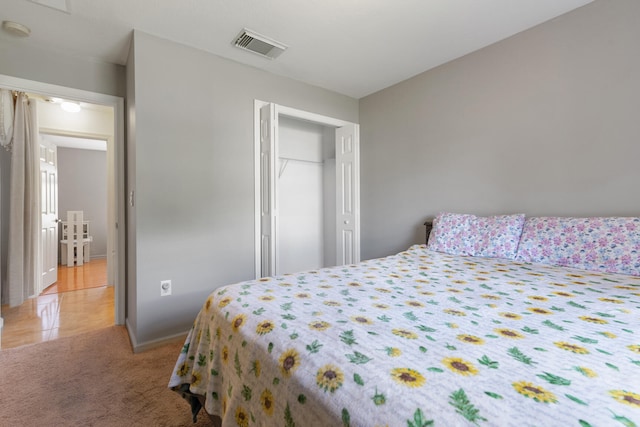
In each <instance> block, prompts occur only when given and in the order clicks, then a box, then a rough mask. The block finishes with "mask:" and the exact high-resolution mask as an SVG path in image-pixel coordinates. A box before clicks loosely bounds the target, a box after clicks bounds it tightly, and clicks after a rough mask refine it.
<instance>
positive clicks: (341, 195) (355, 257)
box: [336, 124, 360, 265]
mask: <svg viewBox="0 0 640 427" xmlns="http://www.w3.org/2000/svg"><path fill="white" fill-rule="evenodd" d="M358 142H359V137H358V125H356V124H350V125H346V126H342V127H340V128H338V129H336V244H337V247H336V251H337V252H336V262H337V265H345V264H354V263H356V262H360V244H359V242H360V176H359V175H360V174H359V169H360V168H359V157H360V156H359V144H358Z"/></svg>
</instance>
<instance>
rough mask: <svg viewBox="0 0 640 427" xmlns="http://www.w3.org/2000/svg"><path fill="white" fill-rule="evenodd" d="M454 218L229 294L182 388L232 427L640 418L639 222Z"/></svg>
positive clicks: (174, 385)
mask: <svg viewBox="0 0 640 427" xmlns="http://www.w3.org/2000/svg"><path fill="white" fill-rule="evenodd" d="M456 215H457V214H440V215H439V216H438V217H437V218H436V221H435V223H434V232H433V233H432V235H431V237H430V238H429V240H428V245H414V246H411V247H410V248H408V249H407V250H405V251H403V252H400V253H398V254H396V255H392V256H388V257H385V258H380V259H373V260H368V261H364V262H361V263H359V264H356V265H349V266H339V267H334V268H325V269H319V270H315V271H307V272H303V273H299V274H293V275H283V276H278V277H272V278H262V279H258V280H251V281H247V282H242V283H237V284H233V285H229V286H224V287H221V288H218V289H216V290H215V291H213V292H212V293H211V295H210V296H209V297H208V298H207V300H206V301H205V302H204V304H203V307H202V310H201V311H200V313H199V314H198V316H197V318H196V320H195V322H194V324H193V327H192V329H191V331H190V332H189V335H188V337H187V339H186V341H185V344H184V347H183V349H182V352H181V353H180V354H179V355H178V359H177V362H176V366H175V369H174V371H173V373H172V375H171V379H170V383H169V387H170V388H171V389H172V390H175V391H176V392H178V393H180V394H181V395H182V396H183V397H184V398H185V399H187V400H188V401H189V402H190V403H191V406H192V412H193V413H194V417H195V415H196V414H197V413H198V411H199V410H200V408H201V407H203V408H204V410H205V411H206V413H207V414H211V415H212V416H213V419H214V420H216V422H217V424H221V425H223V426H227V425H229V426H233V425H238V426H271V425H274V426H281V425H284V426H341V425H342V426H383V425H388V426H409V427H424V426H431V425H434V426H437V425H440V426H466V425H476V426H478V425H499V426H509V425H513V426H534V425H535V426H605V425H606V426H610V425H626V426H633V425H640V333H639V329H640V328H639V327H638V326H639V324H640V274H636V273H637V271H636V269H637V270H638V271H640V219H638V218H613V219H611V221H609V219H604V225H602V220H603V219H596V220H599V221H600V222H597V221H595V220H594V219H593V218H590V219H575V218H569V219H560V220H559V222H560V225H558V220H557V219H556V218H554V217H545V218H542V217H539V218H531V219H530V218H527V219H526V220H525V218H524V216H523V215H522V216H518V217H517V218H518V221H515V222H514V221H513V219H514V218H515V216H501V217H491V218H489V219H487V218H481V217H475V216H472V215H469V216H465V215H457V216H456ZM503 217H504V218H507V217H508V219H506V220H504V218H503ZM452 218H453V220H452ZM496 218H498V219H496ZM541 218H542V219H541ZM467 220H468V221H467ZM536 220H538V221H536ZM465 221H466V222H465ZM501 221H502V222H501ZM554 221H555V222H554ZM563 221H564V222H563ZM571 221H573V222H571ZM594 221H595V222H594ZM607 221H609V222H607ZM461 224H462V225H461ZM514 224H515V226H514ZM518 224H519V225H518ZM541 224H542V225H541ZM585 224H586V226H587V229H586V230H585V229H583V228H582V227H581V226H580V225H582V226H584V225H585ZM593 224H596V229H595V231H594V228H593ZM589 227H591V228H589ZM598 227H599V228H598ZM567 230H569V231H567ZM611 230H614V231H615V232H612V231H611ZM465 233H471V234H472V235H465ZM550 233H551V234H550ZM572 233H573V234H572ZM620 234H622V236H621V235H620ZM581 235H582V236H588V238H586V239H583V238H581V237H580V236H581ZM576 236H578V237H576ZM603 236H604V237H603ZM558 239H559V240H558ZM591 243H592V245H591V246H590V244H591ZM572 245H573V246H574V247H573V251H572V250H571V246H572ZM576 245H578V247H577V250H578V255H576V254H575V250H576ZM593 245H595V247H592V246H593ZM599 245H602V247H600V246H599ZM607 245H608V246H607ZM603 248H604V249H603ZM594 253H595V255H594ZM612 258H613V261H612V260H611V259H612ZM575 266H578V267H581V268H576V267H575ZM620 266H622V267H620ZM583 267H588V269H585V268H583ZM612 271H615V272H612Z"/></svg>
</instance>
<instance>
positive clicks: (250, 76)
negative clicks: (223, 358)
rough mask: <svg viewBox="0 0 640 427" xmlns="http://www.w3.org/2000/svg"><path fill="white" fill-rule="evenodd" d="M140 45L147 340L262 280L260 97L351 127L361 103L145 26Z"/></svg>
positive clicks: (134, 278) (136, 330) (140, 206)
mask: <svg viewBox="0 0 640 427" xmlns="http://www.w3.org/2000/svg"><path fill="white" fill-rule="evenodd" d="M133 47H134V49H133V52H132V55H131V57H130V60H129V64H128V67H131V66H133V67H135V68H131V69H130V70H128V81H129V82H131V80H133V85H130V87H128V89H127V90H128V107H129V108H130V109H131V108H133V110H134V114H133V116H132V115H131V112H130V120H133V121H134V125H133V127H134V128H135V130H134V131H133V132H132V130H131V129H132V127H131V123H130V124H129V126H130V128H129V132H128V133H129V139H128V143H129V144H131V143H132V141H133V145H134V147H135V148H134V152H133V153H131V152H130V155H129V159H128V160H129V168H130V170H129V172H130V175H129V179H130V181H129V183H128V188H129V189H130V190H135V206H134V207H133V208H131V207H129V217H130V219H133V220H134V222H135V224H134V227H135V231H134V230H133V227H131V228H130V229H129V232H130V233H131V234H130V239H129V244H130V246H129V249H130V250H131V249H132V246H131V244H135V253H131V251H130V254H131V257H135V266H136V271H135V274H133V275H132V274H130V275H129V283H128V286H129V292H131V291H132V289H133V288H132V287H133V286H134V287H135V293H136V295H135V296H134V297H133V298H132V297H131V296H130V297H129V301H128V306H127V317H128V319H129V320H128V321H129V328H130V331H131V332H132V335H133V340H134V344H135V343H137V344H138V345H142V344H144V343H148V342H151V341H153V340H155V339H160V338H163V337H167V336H169V335H171V334H178V333H181V332H183V331H185V330H187V329H188V328H189V327H190V326H191V324H192V322H193V319H194V317H195V315H196V314H197V312H198V310H199V309H200V307H201V306H202V303H203V301H204V300H205V297H206V295H208V294H209V293H210V292H211V291H212V290H214V289H215V288H216V287H218V286H221V285H224V284H228V283H232V282H235V281H240V280H245V279H250V278H253V277H254V218H255V217H254V140H253V131H254V129H253V123H254V114H253V113H254V99H260V100H263V101H271V102H276V103H278V104H281V105H286V106H290V107H294V108H298V109H301V110H306V111H312V112H315V113H318V114H322V115H326V116H330V117H336V118H339V119H343V120H346V121H353V122H358V101H357V100H356V99H353V98H349V97H346V96H343V95H339V94H336V93H333V92H329V91H327V90H324V89H320V88H317V87H314V86H309V85H307V84H303V83H300V82H297V81H293V80H291V79H286V78H282V77H278V76H275V75H272V74H269V73H266V72H264V71H260V70H258V69H255V68H252V67H248V66H245V65H241V64H238V63H235V62H232V61H229V60H226V59H223V58H220V57H217V56H214V55H211V54H208V53H206V52H203V51H200V50H196V49H193V48H190V47H186V46H183V45H179V44H176V43H174V42H170V41H167V40H163V39H159V38H157V37H154V36H151V35H148V34H144V33H141V32H138V31H136V32H135V33H134V45H133ZM132 134H133V135H132ZM131 148H132V147H131V146H130V147H129V149H130V150H131ZM131 154H133V156H132V155H131ZM134 156H135V158H134ZM132 162H133V163H132ZM129 261H130V264H129V266H131V262H132V258H129ZM163 279H171V280H172V281H173V295H172V296H169V297H160V281H161V280H163ZM134 300H135V305H134V306H133V305H132V304H131V302H132V301H134Z"/></svg>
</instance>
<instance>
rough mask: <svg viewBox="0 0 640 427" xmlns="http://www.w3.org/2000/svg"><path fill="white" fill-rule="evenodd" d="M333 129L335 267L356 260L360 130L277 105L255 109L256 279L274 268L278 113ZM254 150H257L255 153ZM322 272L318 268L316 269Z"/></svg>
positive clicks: (271, 271) (269, 274)
mask: <svg viewBox="0 0 640 427" xmlns="http://www.w3.org/2000/svg"><path fill="white" fill-rule="evenodd" d="M280 112H283V113H286V115H287V116H289V117H293V118H299V119H302V120H309V121H312V122H315V123H319V124H322V125H327V126H336V202H337V203H336V219H337V226H336V241H337V253H336V265H345V264H353V263H356V262H359V261H360V161H359V138H360V136H359V126H358V125H357V124H353V123H347V122H344V121H340V120H336V119H332V118H329V117H324V116H320V115H317V114H314V113H306V112H304V111H298V110H294V109H291V108H287V107H279V106H278V105H276V104H272V103H269V104H266V105H264V106H262V107H260V128H259V131H258V132H259V153H260V155H259V160H258V162H259V163H258V164H259V171H257V173H258V175H259V177H260V179H259V184H258V185H259V189H257V192H259V194H260V200H259V206H260V207H259V216H260V218H259V224H257V226H258V227H259V228H260V230H259V242H258V243H257V245H258V247H257V249H256V250H257V252H258V253H257V259H258V260H259V264H260V265H259V269H258V271H259V273H260V276H261V277H266V276H273V275H275V274H278V273H279V269H278V257H277V254H278V248H277V241H278V239H277V233H278V197H277V196H278V179H277V173H278V171H277V168H276V164H277V162H276V160H277V159H278V158H279V155H278V114H279V113H280ZM256 151H257V150H256ZM318 267H321V266H318Z"/></svg>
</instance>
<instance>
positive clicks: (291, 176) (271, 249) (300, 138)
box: [256, 104, 360, 277]
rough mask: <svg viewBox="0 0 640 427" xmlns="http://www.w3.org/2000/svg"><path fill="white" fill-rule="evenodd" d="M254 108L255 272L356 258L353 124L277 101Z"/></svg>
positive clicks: (293, 269) (276, 271) (347, 261)
mask: <svg viewBox="0 0 640 427" xmlns="http://www.w3.org/2000/svg"><path fill="white" fill-rule="evenodd" d="M259 115H260V126H259V129H260V135H259V150H258V147H256V152H257V153H258V152H259V155H258V156H257V159H256V165H257V169H258V170H257V171H256V172H257V176H259V182H257V183H256V186H257V193H259V200H258V201H257V205H258V206H259V208H258V209H257V211H258V215H257V218H258V219H257V228H258V229H259V235H258V236H257V242H256V248H257V252H258V253H257V256H256V259H257V260H258V264H259V265H257V268H256V270H257V271H258V272H259V276H263V277H264V276H271V275H276V274H284V273H296V272H299V271H304V270H312V269H317V268H322V267H330V266H335V265H342V264H350V263H354V262H358V261H359V260H360V244H359V240H360V239H359V221H360V212H359V188H358V187H359V162H358V125H356V124H353V123H348V122H343V121H341V120H336V119H331V118H328V117H324V116H319V115H316V114H313V113H307V112H303V111H300V110H295V109H291V108H287V107H283V106H278V105H276V104H265V105H264V106H262V108H260V111H259Z"/></svg>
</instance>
